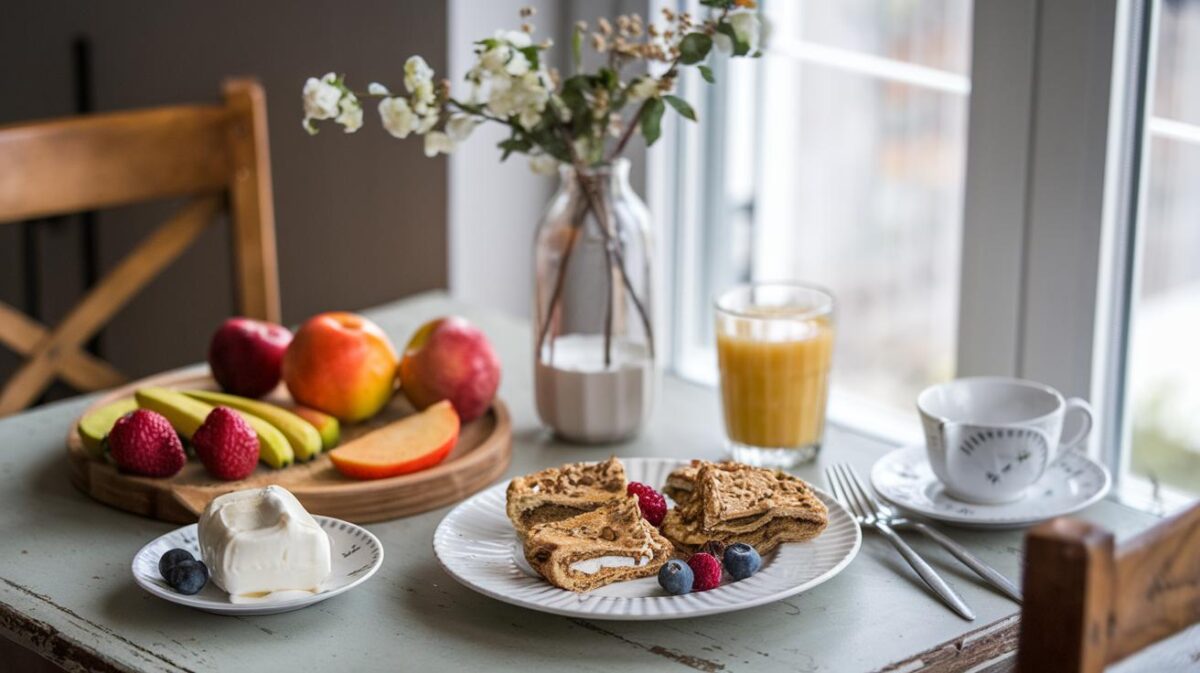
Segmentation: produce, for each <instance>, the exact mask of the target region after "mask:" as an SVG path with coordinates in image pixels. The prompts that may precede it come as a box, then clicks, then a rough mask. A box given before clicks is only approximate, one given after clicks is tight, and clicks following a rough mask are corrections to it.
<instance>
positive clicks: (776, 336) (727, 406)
mask: <svg viewBox="0 0 1200 673" xmlns="http://www.w3.org/2000/svg"><path fill="white" fill-rule="evenodd" d="M833 308H834V306H833V296H832V295H831V294H829V292H827V291H825V290H823V289H821V288H818V287H814V286H811V285H803V284H799V283H754V284H749V285H739V286H737V287H735V288H733V289H731V290H728V291H726V292H725V293H724V294H722V295H721V296H720V297H718V298H717V302H716V312H717V325H716V333H717V360H718V362H719V364H720V369H721V401H722V407H723V409H724V412H725V433H726V434H727V435H728V438H729V451H730V453H731V454H732V456H733V459H734V460H738V461H741V462H744V463H750V464H752V465H764V466H772V467H791V466H793V465H797V464H799V463H802V462H806V461H809V460H812V459H813V458H815V457H816V455H817V451H818V450H820V448H821V439H822V436H823V435H824V432H825V404H826V401H827V399H828V397H829V369H830V362H831V359H832V356H833V334H834V331H833Z"/></svg>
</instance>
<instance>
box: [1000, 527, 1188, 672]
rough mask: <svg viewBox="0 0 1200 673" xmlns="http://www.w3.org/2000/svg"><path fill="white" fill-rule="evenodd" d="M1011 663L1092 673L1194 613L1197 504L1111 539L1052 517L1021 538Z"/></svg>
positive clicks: (1173, 630)
mask: <svg viewBox="0 0 1200 673" xmlns="http://www.w3.org/2000/svg"><path fill="white" fill-rule="evenodd" d="M1024 595H1025V604H1024V606H1023V608H1022V610H1021V634H1020V641H1019V645H1018V648H1017V670H1019V671H1021V672H1022V673H1028V672H1033V671H1055V672H1056V673H1058V672H1062V673H1075V672H1078V673H1096V672H1099V671H1103V670H1104V667H1105V666H1107V665H1109V664H1112V663H1114V662H1116V661H1119V660H1121V659H1123V658H1125V657H1127V656H1129V655H1130V654H1133V653H1134V652H1137V651H1138V650H1140V649H1142V648H1144V647H1146V646H1147V645H1150V644H1151V643H1154V642H1156V641H1159V640H1162V639H1163V638H1166V637H1167V636H1170V635H1172V634H1174V633H1176V632H1178V631H1181V630H1183V629H1184V628H1186V627H1188V626H1189V625H1191V624H1194V623H1196V622H1200V504H1197V505H1193V506H1192V507H1191V508H1190V509H1188V510H1187V511H1185V512H1183V513H1182V514H1179V515H1176V516H1174V517H1172V518H1170V519H1166V520H1164V521H1163V522H1162V523H1159V524H1158V525H1156V526H1154V527H1153V528H1151V529H1150V530H1148V531H1146V532H1144V533H1142V534H1141V535H1139V536H1137V537H1136V538H1134V539H1132V540H1130V541H1129V542H1127V543H1125V544H1123V545H1121V546H1120V547H1116V546H1115V545H1114V543H1113V536H1112V533H1110V532H1108V531H1106V530H1104V529H1103V528H1100V527H1098V526H1093V525H1091V524H1088V523H1084V522H1082V521H1078V520H1076V519H1055V520H1054V521H1049V522H1047V523H1044V524H1042V525H1040V526H1037V527H1036V528H1034V529H1032V530H1031V531H1029V534H1028V535H1027V536H1026V538H1025V587H1024Z"/></svg>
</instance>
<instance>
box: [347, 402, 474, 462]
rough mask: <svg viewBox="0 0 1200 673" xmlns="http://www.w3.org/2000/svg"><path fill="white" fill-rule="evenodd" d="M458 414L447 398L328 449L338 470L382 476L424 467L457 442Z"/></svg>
mask: <svg viewBox="0 0 1200 673" xmlns="http://www.w3.org/2000/svg"><path fill="white" fill-rule="evenodd" d="M459 426H460V423H459V420H458V414H457V413H456V412H455V411H454V407H453V406H451V404H450V403H449V402H446V401H442V402H438V403H437V404H434V405H433V406H431V407H429V408H428V409H426V410H425V411H422V412H420V413H418V414H413V415H412V416H408V417H405V418H402V419H400V420H398V421H396V422H394V423H389V424H387V425H385V426H383V427H382V428H379V429H378V430H373V431H371V432H369V433H367V434H365V435H363V436H362V437H359V438H357V439H354V440H352V441H349V442H346V443H345V444H343V445H341V446H339V447H338V448H336V449H334V450H333V451H330V452H329V459H330V460H331V461H333V466H334V467H336V468H337V469H338V471H339V472H341V473H342V474H344V475H346V476H347V477H352V478H354V479H383V478H385V477H394V476H396V475H398V474H408V473H410V472H417V471H419V470H424V469H427V468H430V467H433V466H434V465H437V464H438V463H440V462H442V461H443V460H445V458H446V456H447V455H449V453H450V450H451V449H453V448H454V445H455V444H456V443H457V442H458V429H459Z"/></svg>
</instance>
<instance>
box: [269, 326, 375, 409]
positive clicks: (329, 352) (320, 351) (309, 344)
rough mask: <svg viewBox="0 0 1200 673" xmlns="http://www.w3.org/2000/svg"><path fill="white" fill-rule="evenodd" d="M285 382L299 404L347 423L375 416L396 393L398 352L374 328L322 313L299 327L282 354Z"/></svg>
mask: <svg viewBox="0 0 1200 673" xmlns="http://www.w3.org/2000/svg"><path fill="white" fill-rule="evenodd" d="M283 381H284V383H286V384H287V388H288V392H290V393H291V394H292V398H294V399H295V400H296V402H298V403H300V404H302V405H304V406H307V407H312V408H314V409H316V410H318V411H324V412H325V413H327V414H329V415H331V416H336V417H337V418H338V419H340V420H342V421H345V422H347V423H354V422H356V421H361V420H365V419H367V418H370V417H372V416H374V415H375V414H376V413H378V412H379V410H380V409H382V408H383V406H384V405H385V404H387V403H388V400H389V399H391V397H392V393H393V391H395V388H396V349H395V348H393V347H392V342H391V341H389V340H388V338H387V335H386V334H384V333H383V330H381V329H379V326H378V325H376V324H375V323H373V322H371V321H370V320H367V319H366V318H364V317H362V316H360V315H355V314H354V313H339V312H334V313H321V314H319V315H315V316H313V317H311V318H309V319H308V322H306V323H304V324H303V325H301V326H300V329H299V330H298V331H297V332H296V336H295V337H293V339H292V343H291V345H289V346H288V349H287V352H286V353H284V355H283Z"/></svg>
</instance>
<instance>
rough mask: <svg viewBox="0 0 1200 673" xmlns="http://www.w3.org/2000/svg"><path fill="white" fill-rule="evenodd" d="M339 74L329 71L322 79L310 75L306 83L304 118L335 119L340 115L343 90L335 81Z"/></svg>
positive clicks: (306, 119)
mask: <svg viewBox="0 0 1200 673" xmlns="http://www.w3.org/2000/svg"><path fill="white" fill-rule="evenodd" d="M335 81H337V75H335V74H334V73H328V74H326V75H325V76H324V77H322V78H321V79H317V78H316V77H309V78H308V81H306V82H305V83H304V119H305V121H308V120H310V119H333V118H334V117H336V116H338V113H339V112H340V110H339V109H338V101H340V100H341V99H342V90H341V89H339V88H338V87H337V85H336V84H334V82H335Z"/></svg>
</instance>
